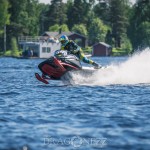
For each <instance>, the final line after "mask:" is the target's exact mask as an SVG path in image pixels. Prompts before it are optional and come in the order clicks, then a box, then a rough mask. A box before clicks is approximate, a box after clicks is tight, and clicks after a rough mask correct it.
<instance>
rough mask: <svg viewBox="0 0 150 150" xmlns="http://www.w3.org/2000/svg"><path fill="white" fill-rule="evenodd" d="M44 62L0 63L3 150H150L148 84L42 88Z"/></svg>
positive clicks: (103, 60)
mask: <svg viewBox="0 0 150 150" xmlns="http://www.w3.org/2000/svg"><path fill="white" fill-rule="evenodd" d="M93 59H94V60H96V61H98V62H101V64H102V65H109V64H110V63H111V62H115V63H116V62H124V61H126V60H127V59H128V58H127V57H119V58H117V57H116V58H111V57H110V58H100V59H98V58H93ZM41 61H42V60H41V59H15V58H0V77H1V78H0V150H22V149H23V150H29V149H30V150H53V149H54V150H72V149H80V150H88V149H89V150H93V149H106V150H123V149H127V150H129V149H133V150H135V149H136V150H138V149H139V150H149V149H150V84H131V85H128V84H110V85H95V86H93V85H91V86H90V83H89V84H88V85H73V86H66V85H64V84H63V83H62V82H61V81H55V82H54V81H51V84H49V85H44V84H42V83H40V82H38V81H37V80H36V79H35V77H34V73H35V72H39V70H38V68H37V65H38V64H39V63H40V62H41Z"/></svg>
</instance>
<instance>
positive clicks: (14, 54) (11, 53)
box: [0, 50, 22, 57]
mask: <svg viewBox="0 0 150 150" xmlns="http://www.w3.org/2000/svg"><path fill="white" fill-rule="evenodd" d="M21 55H22V51H15V52H14V51H11V50H7V51H6V52H5V53H4V52H0V56H1V57H20V56H21Z"/></svg>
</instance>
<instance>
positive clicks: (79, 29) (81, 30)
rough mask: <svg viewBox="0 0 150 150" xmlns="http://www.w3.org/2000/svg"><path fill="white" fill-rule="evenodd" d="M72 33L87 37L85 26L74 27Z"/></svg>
mask: <svg viewBox="0 0 150 150" xmlns="http://www.w3.org/2000/svg"><path fill="white" fill-rule="evenodd" d="M72 31H74V32H76V33H79V34H82V35H84V36H87V29H86V27H85V25H83V24H79V25H74V26H73V28H72Z"/></svg>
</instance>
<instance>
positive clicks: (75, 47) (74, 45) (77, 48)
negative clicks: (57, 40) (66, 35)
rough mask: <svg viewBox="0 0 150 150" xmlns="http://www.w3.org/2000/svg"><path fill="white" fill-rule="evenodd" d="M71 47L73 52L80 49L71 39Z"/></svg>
mask: <svg viewBox="0 0 150 150" xmlns="http://www.w3.org/2000/svg"><path fill="white" fill-rule="evenodd" d="M71 44H72V47H73V52H74V53H77V52H78V51H80V50H81V47H80V46H78V45H77V44H76V43H75V42H73V41H71Z"/></svg>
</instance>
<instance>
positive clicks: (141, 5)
mask: <svg viewBox="0 0 150 150" xmlns="http://www.w3.org/2000/svg"><path fill="white" fill-rule="evenodd" d="M149 8H150V2H149V0H138V1H137V2H136V4H135V5H134V7H133V9H132V15H131V17H130V27H129V29H128V35H129V37H130V39H131V42H132V45H133V48H134V50H136V49H139V48H143V47H148V46H150V42H149V39H150V35H149V32H150V31H149V29H150V27H149V22H150V15H149V14H150V9H149Z"/></svg>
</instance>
